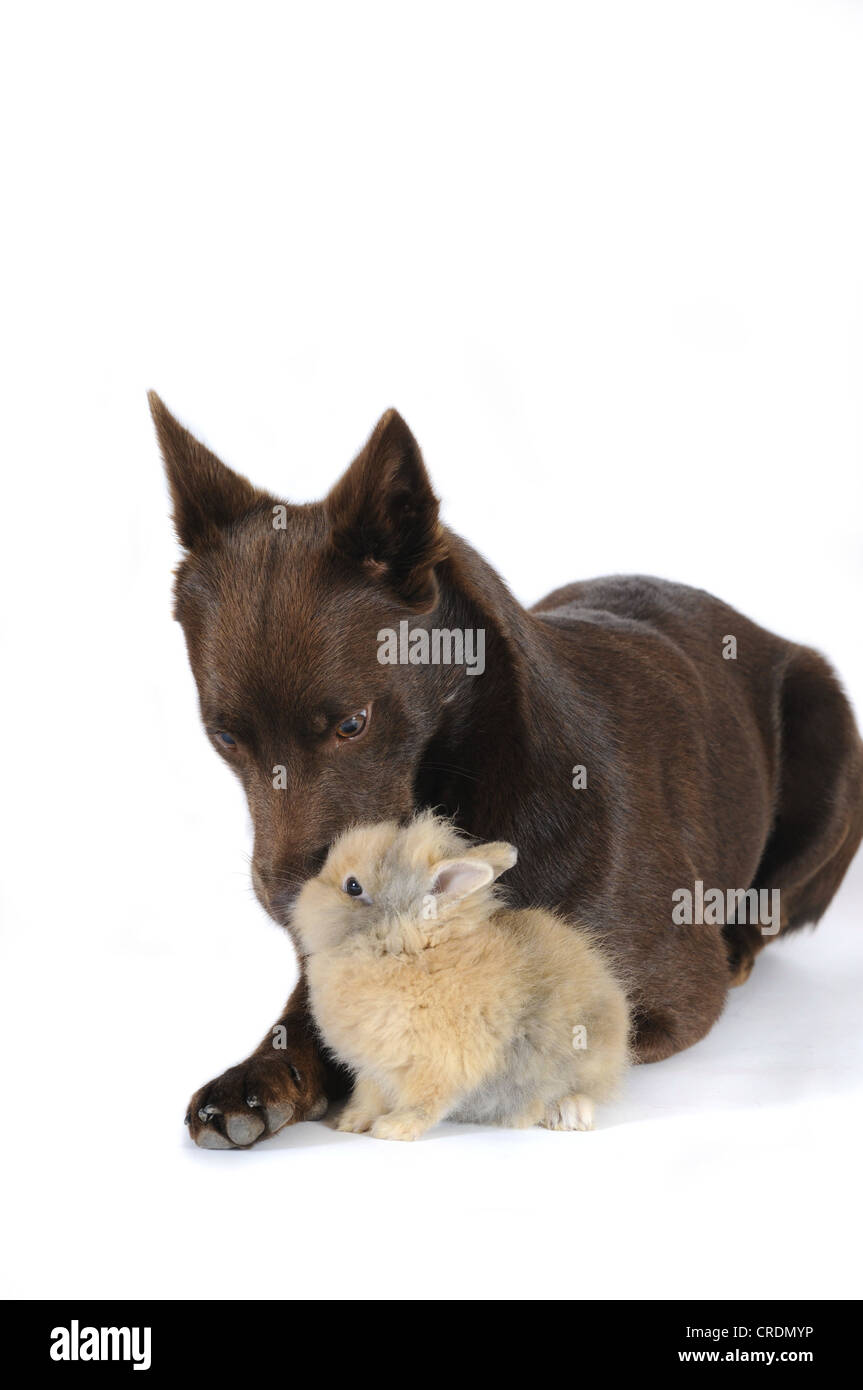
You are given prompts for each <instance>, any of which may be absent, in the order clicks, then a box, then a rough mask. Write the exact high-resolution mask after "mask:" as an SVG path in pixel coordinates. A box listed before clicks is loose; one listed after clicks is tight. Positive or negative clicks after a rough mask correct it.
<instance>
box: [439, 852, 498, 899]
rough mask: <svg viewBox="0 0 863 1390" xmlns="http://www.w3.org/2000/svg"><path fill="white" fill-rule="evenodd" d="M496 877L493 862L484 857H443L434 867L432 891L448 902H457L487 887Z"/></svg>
mask: <svg viewBox="0 0 863 1390" xmlns="http://www.w3.org/2000/svg"><path fill="white" fill-rule="evenodd" d="M483 848H485V846H483ZM494 877H495V872H494V869H493V868H492V866H491V864H489V863H486V862H485V861H484V860H482V859H442V860H441V861H440V863H439V864H435V866H434V868H433V869H432V892H433V893H434V894H436V896H437V897H439V898H443V899H444V900H445V901H446V902H451V903H457V902H461V900H462V899H463V898H469V897H470V895H471V893H477V892H478V891H479V889H480V888H487V887H488V885H489V884H490V883H491V882H493V880H494Z"/></svg>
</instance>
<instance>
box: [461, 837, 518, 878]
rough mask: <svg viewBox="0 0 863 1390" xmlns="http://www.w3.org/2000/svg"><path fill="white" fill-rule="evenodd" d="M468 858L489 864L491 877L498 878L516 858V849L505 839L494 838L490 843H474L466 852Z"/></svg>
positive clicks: (510, 866)
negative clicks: (491, 872)
mask: <svg viewBox="0 0 863 1390" xmlns="http://www.w3.org/2000/svg"><path fill="white" fill-rule="evenodd" d="M465 853H466V857H467V858H468V859H471V860H473V859H477V860H479V861H480V862H481V863H484V864H490V865H491V868H492V870H493V877H494V878H500V876H501V874H505V873H506V871H507V869H511V868H512V866H513V864H514V863H515V861H516V859H518V850H517V849H516V847H515V845H508V844H507V843H506V841H505V840H495V841H494V842H493V843H492V844H490V845H475V846H474V847H473V849H469V850H467V851H466V852H465Z"/></svg>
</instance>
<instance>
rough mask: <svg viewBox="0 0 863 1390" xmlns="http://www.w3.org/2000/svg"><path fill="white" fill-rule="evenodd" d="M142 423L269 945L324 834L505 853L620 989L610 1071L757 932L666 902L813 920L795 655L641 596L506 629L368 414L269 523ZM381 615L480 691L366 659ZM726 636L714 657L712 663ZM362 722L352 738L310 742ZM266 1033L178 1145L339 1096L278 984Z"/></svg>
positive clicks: (254, 1128) (815, 734) (170, 427)
mask: <svg viewBox="0 0 863 1390" xmlns="http://www.w3.org/2000/svg"><path fill="white" fill-rule="evenodd" d="M151 406H152V411H153V417H154V420H155V423H156V428H157V431H158V436H159V441H160V444H161V448H162V452H163V455H164V459H165V464H166V468H167V473H168V479H169V483H170V486H171V492H172V496H173V501H174V514H175V522H176V526H177V532H178V535H179V538H180V541H181V543H182V545H183V547H184V549H185V551H186V556H185V558H184V560H183V561H182V563H181V565H180V567H179V569H178V572H177V583H176V615H177V617H178V619H179V620H180V622H181V623H182V625H183V628H184V631H185V634H186V639H187V643H188V649H189V658H190V661H191V664H192V669H193V671H194V674H195V679H196V681H197V684H198V690H199V693H200V701H201V711H202V715H203V719H204V723H205V725H206V726H207V728H208V729H210V730H211V731H212V732H213V733H215V732H216V731H218V730H226V731H228V732H230V733H231V734H232V735H233V736H234V737H235V739H236V740H237V746H236V748H235V749H231V750H226V749H225V748H224V747H222V746H221V744H219V743H218V742H217V747H218V748H219V751H220V752H221V754H222V756H223V757H225V759H226V761H228V762H229V763H230V764H231V766H232V767H233V769H234V771H235V772H236V773H237V774H238V775H239V777H240V779H241V781H242V782H243V785H244V787H245V790H246V795H247V797H248V801H249V807H250V810H251V814H252V819H253V822H254V827H255V850H254V868H253V880H254V883H255V888H256V891H257V893H258V896H259V898H260V900H261V902H262V904H263V905H264V907H265V908H266V909H267V911H268V912H270V913H271V915H272V916H273V917H274V918H275V919H276V920H277V921H279V922H282V923H283V924H285V925H286V926H289V925H290V922H289V913H290V906H291V902H292V899H293V896H294V894H295V892H296V889H297V886H298V885H299V884H300V883H301V882H302V881H303V879H304V878H305V877H306V876H307V875H308V874H309V873H310V872H313V871H314V870H315V869H316V868H317V867H318V866H319V864H320V863H321V861H322V858H323V855H324V852H325V850H326V847H327V845H328V843H329V842H330V840H331V839H332V838H333V836H334V835H336V834H337V833H338V832H339V831H340V830H342V829H343V828H344V827H345V826H346V825H347V824H349V823H350V822H352V821H376V820H384V819H388V818H392V817H393V816H407V815H408V814H409V813H410V812H411V811H412V810H413V809H414V808H415V807H416V806H434V807H436V808H438V809H439V810H442V811H444V812H446V813H449V814H452V815H453V816H454V817H455V819H456V821H457V822H458V824H459V825H460V826H462V827H463V828H464V829H465V830H467V831H468V832H470V833H472V834H474V835H476V836H478V837H480V838H481V839H483V840H508V841H511V842H512V843H514V844H516V845H517V846H518V850H519V859H518V865H517V867H516V868H515V869H514V870H513V871H512V873H511V874H510V875H509V876H508V881H509V889H510V893H511V895H512V897H513V899H514V901H515V902H517V903H518V904H524V905H530V904H534V905H540V906H545V907H549V908H556V909H559V910H561V911H563V912H564V913H568V914H571V915H573V916H577V917H578V918H580V919H581V920H582V921H584V922H586V923H587V924H588V925H589V926H591V927H593V928H594V929H596V930H597V931H599V932H600V933H601V934H602V936H603V938H604V940H605V941H606V943H607V945H608V947H609V949H610V950H611V951H612V953H613V954H614V956H615V957H616V958H617V960H618V961H619V962H620V965H621V967H622V968H623V969H624V971H625V973H626V976H627V978H628V979H629V980H630V981H632V982H633V987H634V1006H635V1017H636V1025H637V1033H636V1039H635V1045H636V1053H637V1056H638V1058H639V1059H640V1060H641V1061H655V1060H658V1059H660V1058H663V1057H668V1056H670V1055H671V1054H672V1053H674V1052H677V1051H679V1050H680V1049H681V1048H685V1047H689V1046H690V1045H691V1044H692V1043H694V1042H697V1041H698V1039H699V1038H702V1037H703V1036H704V1035H705V1033H706V1032H707V1031H708V1029H709V1028H710V1027H711V1025H712V1024H713V1023H714V1022H715V1020H716V1019H717V1017H718V1016H719V1013H720V1012H721V1010H722V1007H723V1003H724V1000H725V996H726V993H727V991H728V988H729V986H730V985H731V984H732V983H734V982H736V981H738V980H742V979H744V978H745V977H746V975H747V973H748V971H749V969H750V968H751V964H752V960H753V958H754V956H755V954H756V953H757V951H759V950H760V949H761V947H762V946H763V945H764V944H765V940H766V939H765V937H764V936H762V935H761V933H760V931H759V929H758V928H757V927H750V926H748V925H740V926H735V925H731V926H729V927H726V928H725V929H724V930H723V929H722V928H720V927H710V926H686V927H675V926H673V925H672V921H671V908H672V893H673V892H674V891H675V890H676V889H680V888H686V887H689V888H691V887H692V885H693V884H694V882H695V880H696V879H701V880H702V881H703V882H704V883H705V884H706V885H707V886H709V887H721V888H723V889H726V888H748V887H750V886H753V885H754V886H756V887H765V888H779V889H781V897H782V930H783V932H787V931H790V930H792V929H793V928H795V927H799V926H802V925H803V924H804V923H807V922H815V921H817V920H818V918H819V917H820V916H821V914H822V913H823V912H824V910H825V908H826V907H827V905H828V903H829V902H830V899H831V898H832V896H833V894H834V893H835V891H836V889H837V887H838V885H839V883H840V882H841V879H842V877H843V875H844V873H845V871H846V869H847V867H848V865H849V863H850V862H851V859H852V857H853V855H854V852H855V850H856V848H857V845H858V843H859V841H860V839H861V834H863V771H861V769H863V749H861V743H860V738H859V735H858V733H857V730H856V727H855V724H854V720H853V716H852V714H851V710H850V708H849V705H848V702H847V700H846V699H845V696H844V695H843V693H842V690H841V688H840V686H839V683H838V681H837V680H836V677H835V676H834V674H833V672H832V670H831V669H830V667H829V666H828V664H827V663H826V662H825V661H824V660H823V658H822V657H820V656H819V655H818V654H817V653H816V652H814V651H811V650H810V649H808V648H806V647H801V646H798V645H796V644H795V643H793V642H787V641H784V640H783V639H782V638H779V637H775V636H773V635H772V634H771V633H769V632H766V631H764V630H763V629H762V628H759V627H757V626H756V625H755V624H754V623H751V622H749V621H748V620H747V619H746V618H744V617H742V616H741V615H740V614H739V613H736V612H735V611H734V610H732V609H731V608H728V607H727V606H726V605H725V604H723V603H721V602H720V601H719V600H717V599H715V598H712V597H711V596H710V595H709V594H706V593H704V592H702V591H700V590H695V589H689V588H686V587H684V586H682V585H678V584H671V583H666V582H664V581H662V580H656V579H647V578H640V577H638V578H619V577H615V578H608V579H599V580H592V581H589V582H585V583H578V584H572V585H569V586H567V587H566V588H563V589H558V590H556V591H555V592H554V593H552V594H550V595H549V596H548V597H547V598H546V599H544V600H543V601H542V602H541V603H539V604H537V605H536V606H535V607H534V608H533V609H532V610H530V611H526V610H525V609H524V608H522V607H521V605H520V604H518V603H517V602H516V600H515V599H514V598H513V597H512V595H511V594H510V593H509V591H508V590H507V588H506V586H505V585H504V584H503V583H502V581H501V580H500V579H499V577H498V576H497V574H496V573H495V572H494V571H493V570H492V569H491V567H490V566H489V565H487V564H486V563H485V562H484V561H483V560H482V559H481V557H480V556H479V555H478V554H477V553H476V552H475V551H474V550H472V549H471V547H470V546H469V545H467V544H466V543H465V542H464V541H463V540H461V539H460V538H459V537H458V536H455V535H453V534H452V533H451V532H449V531H448V530H446V529H445V528H444V527H443V526H442V525H441V524H440V522H439V519H438V505H437V501H436V498H435V496H434V493H433V492H432V488H431V485H430V483H429V480H428V477H427V474H426V471H425V468H424V466H423V462H422V459H421V456H420V452H419V449H418V447H417V444H416V442H415V440H414V438H413V436H412V435H411V433H410V431H409V430H408V428H407V426H406V425H405V423H404V422H403V421H402V420H401V418H400V417H399V416H398V415H397V414H396V413H395V412H394V411H390V412H388V413H387V414H386V415H385V416H384V417H383V418H382V420H381V421H380V423H379V424H378V426H377V428H376V429H375V431H374V433H373V435H372V437H371V439H370V440H369V442H368V444H367V445H366V447H365V448H364V449H363V450H362V451H361V453H360V454H359V456H358V457H357V459H356V460H355V461H354V463H353V464H352V465H351V467H350V468H349V469H348V471H347V472H346V473H345V475H344V476H343V477H342V479H341V480H340V481H339V482H338V483H337V484H336V486H335V487H334V488H333V490H332V491H331V493H330V494H329V496H328V497H327V498H326V499H325V500H324V501H323V502H321V503H317V504H314V505H309V506H296V507H290V508H289V519H288V525H287V528H286V529H284V530H278V529H274V527H273V511H272V509H273V507H274V506H275V505H276V503H277V500H278V499H276V498H273V497H270V496H268V495H267V494H265V493H261V492H260V491H258V490H257V489H256V488H254V487H253V486H252V485H251V484H250V483H248V482H247V481H246V479H245V478H241V477H239V476H238V475H237V474H235V473H233V472H232V471H231V470H229V469H228V468H226V467H225V465H223V464H222V463H221V462H220V461H219V460H218V459H217V458H215V456H214V455H212V454H211V453H209V451H208V450H206V449H205V448H204V447H203V446H202V445H201V444H199V443H198V442H197V441H196V440H194V439H193V438H192V436H191V435H190V434H188V432H187V431H186V430H184V429H183V428H182V426H180V425H179V424H178V423H177V421H176V420H174V419H173V417H172V416H171V415H170V414H169V413H168V411H167V410H166V409H165V407H164V405H163V404H162V403H161V401H160V400H159V399H158V397H155V396H152V397H151ZM406 617H407V618H409V619H410V621H411V626H412V627H415V626H418V625H421V624H422V625H425V626H427V627H433V626H434V627H439V628H450V629H452V628H484V629H485V632H486V670H485V673H484V674H483V675H481V676H475V677H468V676H466V675H465V674H464V672H463V671H462V670H460V669H459V668H456V667H449V666H434V665H425V666H411V665H405V666H401V665H397V666H386V665H381V664H379V662H378V660H377V651H378V644H377V633H378V631H379V629H381V628H384V627H389V628H397V626H398V623H399V620H400V619H402V618H406ZM729 634H730V635H733V636H735V637H736V639H737V659H736V660H726V659H724V658H723V639H724V638H725V637H726V636H727V635H729ZM367 706H371V710H372V717H371V720H370V723H369V725H368V728H367V730H366V732H365V733H364V734H363V735H362V736H361V737H360V738H358V739H356V740H349V741H347V742H345V741H341V740H339V739H338V738H336V736H335V734H334V728H335V726H336V724H337V723H338V722H339V721H340V720H342V719H344V718H346V717H347V716H350V715H351V714H352V713H353V712H354V711H356V710H359V709H361V708H363V707H367ZM576 764H583V765H584V766H585V767H586V769H587V777H588V784H587V788H586V789H584V790H580V791H577V790H574V789H573V788H572V786H571V776H572V769H573V767H574V766H575V765H576ZM277 765H283V766H284V767H285V768H286V769H287V778H288V785H287V788H286V789H284V790H275V789H274V787H273V768H274V767H275V766H277ZM282 1022H283V1023H284V1024H285V1026H286V1028H287V1030H288V1043H289V1045H288V1048H287V1050H285V1051H276V1050H274V1049H273V1047H272V1037H271V1035H268V1036H267V1037H266V1038H265V1039H264V1041H263V1043H262V1044H261V1046H260V1047H259V1048H258V1049H257V1051H256V1052H255V1053H253V1054H252V1056H251V1057H250V1058H249V1059H248V1060H247V1061H246V1062H244V1063H242V1064H241V1065H240V1066H239V1067H234V1068H232V1069H231V1070H230V1071H228V1072H226V1073H225V1074H224V1075H223V1076H221V1077H219V1078H218V1079H216V1080H215V1081H213V1082H211V1083H210V1084H209V1085H208V1086H205V1087H204V1088H203V1089H202V1090H201V1091H199V1092H197V1094H196V1095H195V1096H194V1097H193V1099H192V1104H191V1108H190V1123H191V1127H192V1133H193V1135H194V1136H195V1137H196V1138H197V1139H198V1141H199V1142H219V1143H222V1144H224V1145H226V1146H227V1145H228V1144H229V1143H230V1142H231V1140H230V1139H229V1138H228V1137H226V1136H227V1133H228V1131H229V1130H230V1129H231V1127H232V1124H233V1141H234V1142H240V1143H247V1142H251V1141H252V1139H254V1138H256V1137H259V1134H266V1133H267V1132H268V1131H269V1130H270V1129H271V1128H273V1127H274V1122H273V1121H272V1120H271V1119H270V1118H268V1117H270V1116H275V1117H277V1121H278V1122H281V1119H282V1117H283V1116H284V1115H285V1114H286V1113H289V1111H290V1107H293V1110H292V1112H291V1113H292V1117H293V1118H294V1119H300V1118H302V1117H303V1115H305V1114H307V1113H309V1111H310V1110H312V1111H314V1109H315V1107H316V1105H317V1104H318V1103H319V1102H320V1100H321V1097H322V1095H323V1093H324V1092H325V1091H326V1092H327V1093H329V1094H330V1095H333V1094H337V1093H339V1091H340V1089H344V1080H343V1078H340V1077H338V1076H336V1075H335V1073H333V1072H332V1070H331V1069H330V1068H329V1067H328V1066H327V1064H326V1063H325V1061H324V1060H323V1059H322V1056H321V1053H320V1049H319V1047H318V1045H317V1041H316V1039H315V1036H314V1032H313V1029H312V1027H311V1025H310V1023H309V1019H308V1014H307V1009H306V1001H305V989H304V985H303V983H302V981H301V983H300V985H299V986H298V988H297V990H296V992H295V993H294V995H293V996H292V998H291V1000H290V1001H289V1003H288V1006H287V1010H286V1013H285V1015H284V1017H283V1020H282ZM250 1098H251V1099H252V1100H253V1101H257V1102H258V1105H253V1106H252V1107H251V1109H250V1108H249V1106H248V1104H247V1102H248V1100H249V1099H250ZM207 1106H209V1107H211V1109H210V1110H209V1111H207V1110H206V1109H205V1107H207ZM201 1113H203V1114H204V1115H205V1116H208V1118H205V1119H202V1118H201ZM261 1115H262V1116H263V1118H260V1119H259V1118H258V1117H259V1116H261ZM232 1116H236V1117H238V1119H237V1122H236V1124H234V1122H233V1121H232ZM250 1117H251V1118H250ZM258 1125H260V1130H259V1131H258Z"/></svg>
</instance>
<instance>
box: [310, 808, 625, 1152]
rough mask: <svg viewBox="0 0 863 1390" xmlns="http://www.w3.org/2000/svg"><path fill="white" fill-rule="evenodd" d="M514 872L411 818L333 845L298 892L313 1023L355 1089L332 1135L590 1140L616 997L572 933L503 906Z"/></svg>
mask: <svg viewBox="0 0 863 1390" xmlns="http://www.w3.org/2000/svg"><path fill="white" fill-rule="evenodd" d="M515 861H516V850H515V848H514V847H513V846H512V845H509V844H504V843H495V844H472V843H471V842H470V841H468V840H467V839H465V838H464V837H463V836H462V835H461V834H459V832H458V831H456V830H455V829H454V828H453V827H452V825H451V824H450V823H449V822H448V821H446V820H443V819H441V818H439V817H436V816H434V815H433V814H431V813H430V812H424V813H421V814H419V815H417V816H415V817H414V819H413V820H412V821H410V822H409V823H408V824H407V825H401V826H400V825H398V824H396V823H395V822H394V821H386V822H383V823H381V824H377V825H364V826H358V827H354V828H351V829H349V830H347V831H345V832H344V833H343V834H342V835H341V836H340V837H339V838H338V839H337V840H336V841H335V842H334V843H333V845H332V847H331V849H330V851H329V854H328V857H327V859H326V862H325V863H324V866H323V868H322V869H321V871H320V873H319V874H318V875H317V876H316V877H315V878H312V879H309V880H308V881H307V882H306V883H305V884H304V886H303V888H302V890H301V892H300V894H299V896H298V898H297V900H296V902H295V906H294V911H293V921H294V927H295V930H296V934H297V936H298V938H299V943H300V947H301V950H302V952H303V953H304V955H305V957H306V966H307V974H308V983H309V993H310V1002H311V1008H312V1013H313V1016H314V1019H315V1022H316V1024H317V1027H318V1029H319V1030H320V1033H321V1035H322V1038H323V1040H324V1042H325V1044H326V1046H327V1047H328V1048H329V1050H330V1051H331V1052H332V1053H333V1054H334V1055H335V1057H337V1058H338V1059H339V1060H340V1061H341V1062H342V1063H345V1064H346V1065H347V1066H348V1067H349V1068H350V1069H351V1070H352V1071H353V1072H354V1073H355V1076H356V1084H355V1088H354V1092H353V1095H352V1097H351V1099H350V1101H349V1102H348V1104H347V1106H346V1107H345V1109H344V1111H343V1112H342V1115H341V1118H340V1120H339V1122H338V1128H339V1129H342V1130H346V1131H350V1132H352V1133H364V1132H367V1131H370V1132H371V1134H372V1135H373V1136H374V1137H375V1138H376V1139H402V1140H410V1139H417V1138H419V1136H420V1135H422V1134H423V1133H424V1132H425V1131H426V1130H428V1129H429V1128H431V1127H432V1126H433V1125H435V1124H437V1123H438V1121H440V1120H442V1119H444V1118H448V1119H451V1120H460V1121H474V1122H477V1121H478V1122H487V1123H494V1124H500V1125H510V1126H516V1127H526V1126H529V1125H534V1124H540V1125H544V1126H545V1127H546V1128H548V1129H555V1130H573V1129H577V1130H586V1129H591V1128H592V1127H593V1114H594V1102H595V1101H597V1100H602V1099H604V1098H606V1097H608V1096H610V1095H612V1094H613V1093H614V1092H615V1091H616V1089H617V1086H618V1083H619V1082H620V1079H621V1077H622V1075H623V1072H624V1069H625V1067H626V1065H627V1062H628V1060H629V1031H630V1016H629V1008H628V1004H627V998H626V994H625V992H624V989H623V987H622V985H621V983H620V982H619V981H618V979H617V978H616V976H615V974H614V972H613V970H612V969H611V967H610V966H609V964H608V962H607V961H606V959H605V958H604V956H603V954H602V952H601V950H600V949H599V947H598V945H597V944H596V943H595V941H594V940H593V939H592V938H591V937H590V935H589V934H588V932H587V931H585V930H584V929H583V928H581V927H577V926H573V925H572V924H571V923H569V922H566V921H564V920H563V919H562V918H560V917H557V916H555V915H554V914H553V913H551V912H546V911H542V910H538V909H533V908H530V909H518V910H515V909H511V908H508V907H507V906H506V905H505V904H504V903H503V902H502V901H501V899H500V898H499V897H498V895H497V892H496V889H495V886H494V885H495V880H496V879H497V878H498V877H499V875H500V874H502V873H504V872H505V871H506V870H507V869H510V868H512V866H513V864H514V863H515Z"/></svg>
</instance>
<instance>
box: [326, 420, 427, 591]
mask: <svg viewBox="0 0 863 1390" xmlns="http://www.w3.org/2000/svg"><path fill="white" fill-rule="evenodd" d="M325 505H326V508H327V515H328V517H329V521H330V528H331V536H332V543H333V546H334V548H335V549H336V551H337V552H338V553H339V554H340V555H343V556H344V557H345V558H347V559H349V560H353V561H356V562H357V563H360V564H362V565H364V566H365V567H366V569H367V571H368V572H369V573H370V574H372V575H375V576H379V577H380V579H381V582H382V583H384V584H386V585H387V587H388V588H389V589H391V590H392V592H393V593H394V594H395V595H396V596H397V597H398V598H399V599H400V600H401V602H402V603H403V604H404V606H405V607H406V608H410V609H412V610H413V611H414V612H415V613H427V612H429V611H430V610H431V609H432V608H434V606H435V604H436V603H437V581H436V579H435V574H434V567H435V565H436V564H438V563H439V562H440V561H441V560H443V559H444V558H445V556H446V545H445V542H444V535H443V530H442V528H441V524H440V521H439V520H438V500H437V498H436V497H435V495H434V492H433V491H432V486H431V483H430V482H429V478H428V474H427V473H426V470H425V464H424V463H423V460H422V454H421V453H420V450H419V445H418V444H417V442H416V440H415V439H414V437H413V435H412V434H411V432H410V430H409V429H408V427H407V425H406V424H405V422H404V420H403V419H402V417H401V416H400V415H399V414H398V412H397V411H395V410H388V411H387V412H386V414H385V415H382V416H381V418H380V420H379V421H378V423H377V425H376V426H375V429H374V431H373V433H372V436H371V438H370V440H369V442H368V444H366V446H365V448H364V449H362V450H361V452H360V453H359V454H358V455H357V457H356V458H355V459H354V461H353V463H352V464H351V466H350V468H349V469H348V471H347V473H345V475H344V477H342V478H340V479H339V481H338V482H337V483H336V485H335V487H334V488H333V490H332V492H331V493H330V495H329V497H328V498H327V499H326V504H325Z"/></svg>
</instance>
